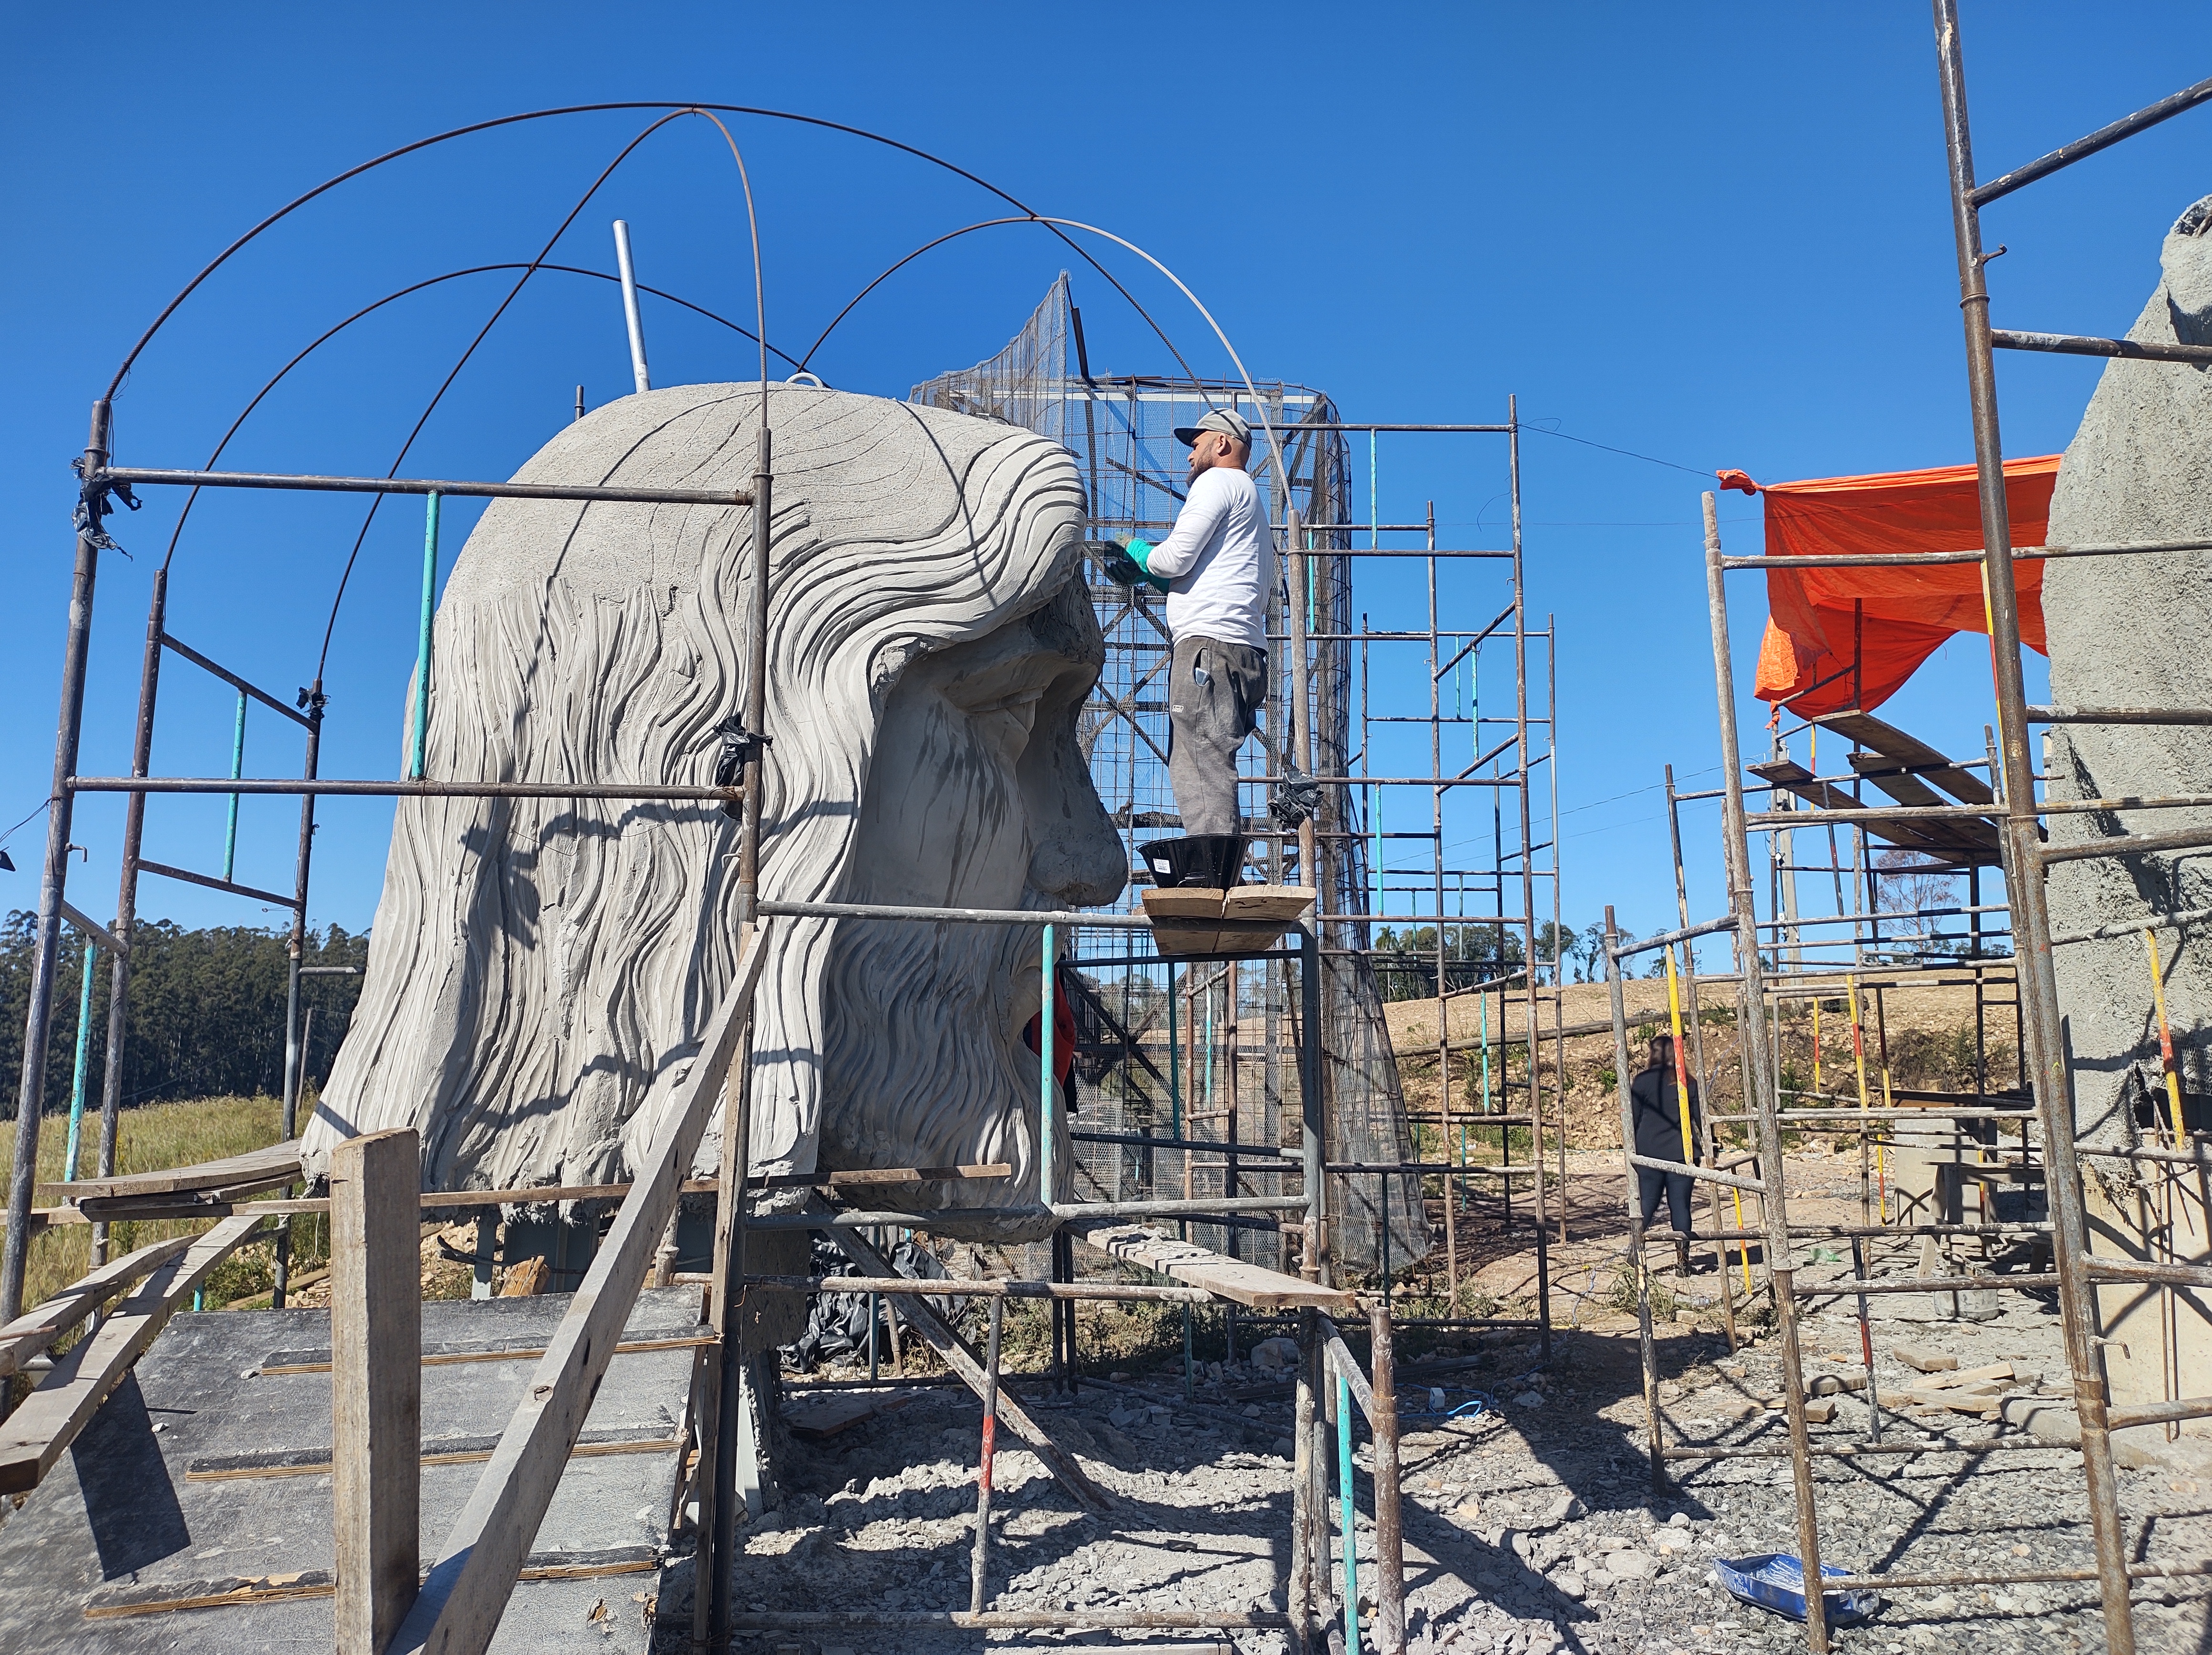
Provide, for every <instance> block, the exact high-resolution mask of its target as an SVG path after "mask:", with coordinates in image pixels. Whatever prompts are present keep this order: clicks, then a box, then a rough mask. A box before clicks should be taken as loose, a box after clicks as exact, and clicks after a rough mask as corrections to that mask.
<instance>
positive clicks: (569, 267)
mask: <svg viewBox="0 0 2212 1655" xmlns="http://www.w3.org/2000/svg"><path fill="white" fill-rule="evenodd" d="M530 268H532V267H531V266H529V265H527V264H515V263H513V262H512V261H509V262H507V263H505V264H471V265H470V266H468V267H467V268H466V269H465V270H447V272H446V273H445V274H444V275H443V276H429V277H428V278H426V279H425V280H423V281H421V282H410V283H409V284H408V285H407V286H405V287H404V288H396V289H394V290H393V291H392V292H391V293H388V294H385V295H384V297H383V298H381V299H379V300H375V301H374V302H373V303H370V304H367V305H364V306H362V307H361V308H360V309H359V310H357V311H356V312H354V313H353V314H352V315H350V316H349V317H347V318H345V319H344V320H343V321H342V322H338V323H336V324H332V325H331V327H330V328H328V329H326V330H325V331H323V332H322V333H320V334H319V335H317V336H315V338H314V339H313V340H312V341H311V342H310V343H308V344H307V345H306V346H305V347H303V348H302V349H301V351H300V352H299V354H298V355H295V356H294V357H293V358H292V360H291V361H289V362H287V363H285V364H284V366H283V367H280V368H278V369H277V370H276V373H273V374H271V375H270V379H269V381H268V383H267V384H265V385H263V386H262V387H261V389H260V390H259V391H256V392H254V394H253V398H252V401H250V402H248V403H246V406H245V407H244V408H243V409H240V410H239V415H238V417H237V418H236V419H234V420H233V421H231V422H230V427H229V429H228V430H227V431H225V432H224V433H222V440H221V441H220V442H218V443H216V446H215V449H214V452H211V453H210V454H209V456H208V458H207V464H206V466H205V467H204V469H205V470H210V471H212V470H215V467H216V461H218V460H220V459H221V458H222V454H223V450H225V449H226V448H228V447H229V446H230V440H231V439H232V438H233V437H235V436H236V435H237V434H238V433H239V429H240V427H242V426H243V425H245V423H246V421H247V420H248V419H249V418H251V417H252V414H253V410H254V409H257V408H258V407H260V406H261V404H262V403H263V402H264V400H266V398H267V397H268V396H269V394H270V392H271V391H275V390H276V387H277V386H278V385H281V384H282V383H283V380H284V379H285V378H286V376H287V375H289V373H291V372H292V370H293V369H294V368H295V367H299V366H300V364H301V363H302V362H304V361H307V358H308V357H309V356H311V355H313V354H314V353H315V352H316V351H317V350H319V349H321V348H322V347H323V346H324V345H326V344H328V343H330V342H331V340H332V339H335V338H336V337H337V336H338V335H339V334H341V333H343V332H344V331H345V330H346V329H348V328H349V327H351V326H352V325H353V324H355V323H356V322H358V321H361V320H362V318H365V317H368V316H371V315H373V314H374V313H375V312H378V311H380V310H382V309H383V308H384V307H385V306H386V305H389V304H392V303H393V302H394V301H396V300H401V299H404V298H406V297H407V296H408V295H410V294H417V293H420V292H422V290H423V289H424V288H435V287H436V286H437V285H438V284H439V283H440V282H453V281H458V280H459V278H461V277H462V276H483V275H485V274H488V273H489V272H490V271H493V270H529V269H530ZM537 268H538V270H550V271H557V272H559V273H560V274H562V275H563V276H592V277H595V278H596V279H598V280H599V281H601V282H614V283H616V284H617V285H619V284H620V282H621V281H622V278H621V277H620V276H612V275H610V274H608V272H606V271H605V270H586V269H585V268H584V267H583V266H582V265H580V264H540V265H538V266H537ZM636 285H637V290H638V291H639V292H640V293H649V294H652V295H653V297H654V298H655V299H665V300H668V301H669V302H670V303H671V304H674V305H681V306H684V309H686V310H688V311H692V312H696V313H697V314H699V315H701V316H703V317H705V318H707V319H708V321H710V322H719V323H720V324H722V325H723V326H724V327H726V328H727V329H729V330H731V331H732V333H735V334H737V335H738V336H739V337H740V338H744V339H750V340H755V341H757V340H758V338H759V336H758V335H757V334H756V333H754V332H753V331H752V330H750V328H747V327H745V326H744V325H743V324H741V323H737V322H732V320H730V318H728V317H726V316H720V315H717V314H716V313H715V312H713V311H710V310H708V308H707V307H706V306H704V305H695V304H693V303H692V302H691V301H690V300H688V299H686V298H684V296H683V295H682V294H673V293H670V292H667V291H666V290H665V289H664V288H655V287H652V286H649V285H648V284H647V283H646V282H639V283H637V284H636ZM769 349H770V350H772V351H775V354H776V355H778V356H781V357H782V358H783V360H784V361H787V362H790V361H791V357H790V355H789V354H788V353H787V352H785V351H782V350H778V349H776V347H775V346H774V345H770V346H769ZM792 366H793V367H800V366H801V364H799V363H796V362H793V363H792ZM199 497H200V490H199V488H198V486H197V485H195V486H194V487H193V488H192V489H191V491H190V492H189V493H188V494H185V504H184V509H183V510H181V511H179V512H178V513H177V522H176V526H175V527H174V528H173V529H172V530H170V531H169V545H168V549H167V551H165V552H164V553H163V554H162V555H161V567H162V569H163V570H165V571H166V570H167V569H168V568H169V567H170V565H171V564H172V563H173V561H175V559H176V555H177V542H178V540H179V537H181V536H182V535H183V534H184V531H185V518H188V517H190V516H191V511H192V506H193V504H194V503H195V502H196V501H197V500H198V499H199Z"/></svg>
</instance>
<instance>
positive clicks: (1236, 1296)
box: [1067, 1219, 1360, 1316]
mask: <svg viewBox="0 0 2212 1655" xmlns="http://www.w3.org/2000/svg"><path fill="white" fill-rule="evenodd" d="M1067 1228H1068V1234H1071V1235H1073V1237H1074V1238H1075V1239H1076V1240H1079V1241H1080V1242H1082V1243H1083V1245H1084V1246H1086V1247H1091V1248H1092V1249H1094V1250H1096V1251H1097V1252H1103V1253H1104V1254H1106V1255H1107V1256H1108V1257H1109V1258H1115V1259H1118V1260H1120V1261H1121V1263H1122V1264H1138V1265H1141V1266H1142V1267H1143V1268H1145V1269H1146V1270H1154V1271H1157V1272H1158V1274H1160V1275H1162V1276H1166V1277H1167V1278H1168V1279H1169V1280H1170V1281H1172V1282H1181V1283H1182V1285H1184V1286H1186V1287H1194V1288H1205V1289H1206V1291H1207V1292H1208V1293H1211V1294H1215V1295H1217V1296H1218V1297H1220V1298H1223V1299H1228V1300H1233V1301H1234V1302H1236V1303H1237V1304H1240V1305H1245V1306H1249V1307H1250V1308H1252V1309H1254V1310H1297V1309H1304V1308H1306V1307H1308V1306H1310V1307H1311V1308H1313V1309H1316V1310H1319V1311H1322V1312H1326V1313H1328V1314H1329V1315H1332V1316H1357V1315H1358V1314H1359V1313H1360V1312H1359V1301H1358V1300H1357V1299H1356V1298H1354V1297H1353V1296H1352V1294H1349V1293H1347V1292H1346V1291H1345V1290H1344V1289H1343V1288H1325V1287H1322V1286H1319V1285H1317V1284H1316V1283H1315V1282H1304V1281H1301V1280H1299V1279H1298V1278H1297V1276H1285V1275H1284V1274H1283V1273H1282V1272H1281V1271H1279V1270H1262V1269H1261V1267H1260V1266H1259V1265H1257V1264H1246V1263H1244V1262H1243V1260H1242V1259H1237V1258H1225V1257H1224V1256H1223V1255H1222V1254H1220V1253H1218V1252H1212V1251H1211V1250H1209V1249H1207V1248H1205V1247H1200V1246H1194V1245H1193V1244H1191V1243H1190V1242H1188V1241H1178V1240H1175V1239H1174V1238H1173V1237H1172V1236H1165V1235H1156V1234H1153V1233H1152V1231H1150V1230H1148V1229H1146V1228H1142V1227H1141V1226H1139V1225H1134V1224H1116V1223H1113V1222H1110V1221H1108V1220H1104V1219H1101V1220H1099V1221H1097V1222H1095V1223H1090V1224H1081V1223H1078V1224H1071V1225H1069V1226H1068V1227H1067Z"/></svg>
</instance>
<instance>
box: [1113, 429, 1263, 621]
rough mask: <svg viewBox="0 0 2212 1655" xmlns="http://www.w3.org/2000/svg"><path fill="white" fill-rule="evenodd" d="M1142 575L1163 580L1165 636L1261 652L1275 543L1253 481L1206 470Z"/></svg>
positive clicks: (1220, 469)
mask: <svg viewBox="0 0 2212 1655" xmlns="http://www.w3.org/2000/svg"><path fill="white" fill-rule="evenodd" d="M1145 561H1146V567H1147V568H1148V569H1150V571H1151V572H1152V573H1154V574H1158V575H1165V576H1166V577H1167V578H1168V582H1169V585H1168V631H1169V632H1170V634H1172V635H1174V636H1175V637H1176V638H1215V639H1218V640H1220V641H1221V642H1223V643H1225V644H1249V645H1250V646H1252V647H1253V648H1255V649H1265V648H1267V592H1268V590H1269V588H1271V587H1272V586H1273V585H1274V581H1275V542H1274V537H1273V535H1271V534H1270V533H1269V532H1268V530H1267V508H1266V507H1265V506H1262V505H1261V502H1260V491H1259V489H1258V488H1255V487H1254V486H1253V482H1252V479H1251V477H1250V476H1248V475H1247V474H1246V473H1244V472H1243V471H1240V470H1237V468H1236V467H1234V466H1229V465H1216V466H1210V467H1208V468H1207V469H1206V470H1203V471H1201V472H1200V473H1199V474H1198V476H1197V478H1196V480H1195V481H1194V482H1192V484H1191V485H1190V494H1189V495H1188V497H1187V498H1186V499H1185V500H1184V501H1183V505H1182V511H1181V512H1177V513H1176V522H1175V528H1174V529H1173V530H1171V531H1170V534H1169V535H1168V537H1167V538H1166V539H1165V540H1164V541H1162V542H1160V543H1159V544H1158V545H1157V546H1155V547H1153V548H1152V555H1150V556H1149V557H1147V558H1146V560H1145Z"/></svg>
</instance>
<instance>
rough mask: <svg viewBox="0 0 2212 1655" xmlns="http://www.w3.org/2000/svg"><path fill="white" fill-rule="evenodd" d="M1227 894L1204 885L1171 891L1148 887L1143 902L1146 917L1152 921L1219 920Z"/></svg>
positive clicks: (1154, 886) (1182, 886)
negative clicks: (1223, 900)
mask: <svg viewBox="0 0 2212 1655" xmlns="http://www.w3.org/2000/svg"><path fill="white" fill-rule="evenodd" d="M1227 894H1228V893H1227V892H1226V891H1223V890H1219V889H1216V888H1212V887H1209V886H1204V885H1178V886H1176V888H1174V889H1173V890H1171V891H1164V890H1162V889H1160V888H1158V886H1156V885H1148V886H1146V888H1145V890H1144V892H1143V895H1142V900H1143V902H1144V905H1145V912H1146V916H1147V917H1148V918H1152V919H1218V918H1221V903H1222V899H1223V898H1224V897H1225V896H1226V895H1227Z"/></svg>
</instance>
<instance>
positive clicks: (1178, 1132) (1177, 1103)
mask: <svg viewBox="0 0 2212 1655" xmlns="http://www.w3.org/2000/svg"><path fill="white" fill-rule="evenodd" d="M1168 1136H1169V1137H1173V1138H1179V1137H1182V1046H1178V1045H1177V1044H1176V984H1175V967H1173V966H1170V967H1168ZM1183 1154H1184V1155H1186V1156H1188V1155H1189V1154H1190V1151H1189V1150H1188V1149H1186V1150H1184V1151H1183Z"/></svg>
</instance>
